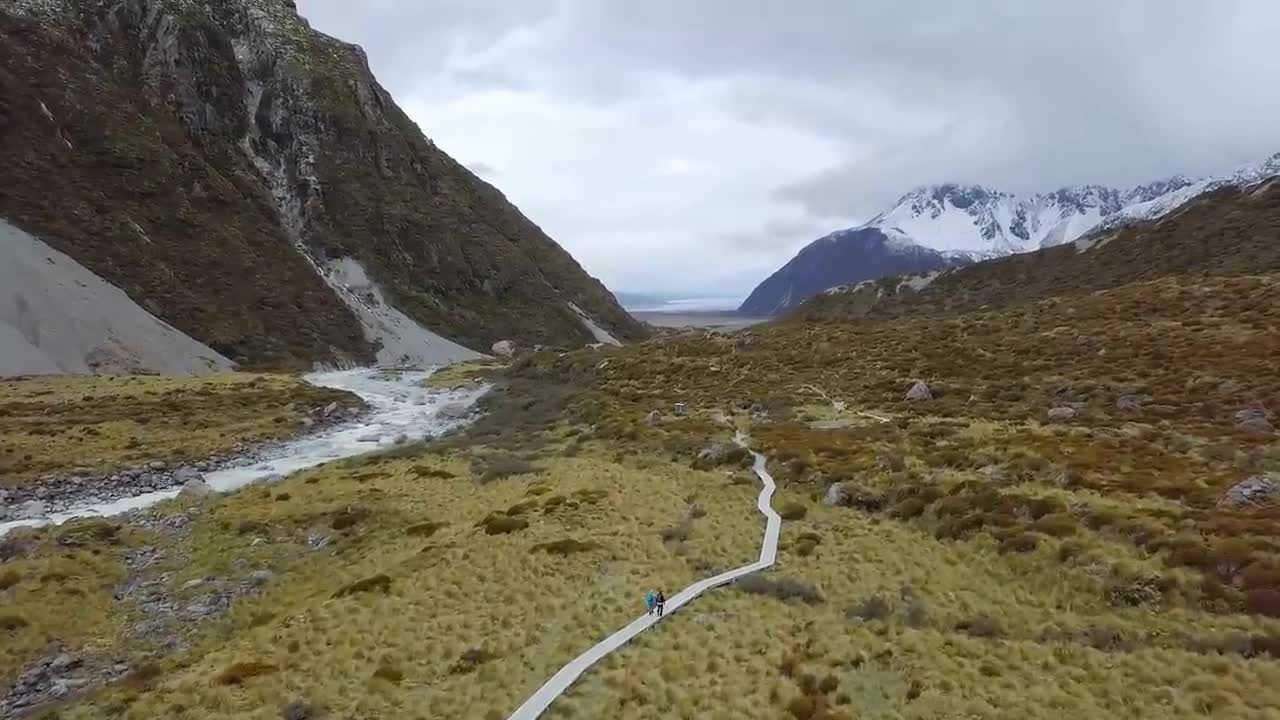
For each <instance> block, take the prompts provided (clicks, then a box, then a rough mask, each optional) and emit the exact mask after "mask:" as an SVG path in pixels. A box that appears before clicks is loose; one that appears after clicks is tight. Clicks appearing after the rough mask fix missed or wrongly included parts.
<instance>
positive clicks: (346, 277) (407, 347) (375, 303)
mask: <svg viewBox="0 0 1280 720" xmlns="http://www.w3.org/2000/svg"><path fill="white" fill-rule="evenodd" d="M320 274H321V276H322V277H323V278H324V279H325V282H326V283H328V284H329V287H331V288H333V290H334V292H336V293H337V294H338V297H339V298H341V299H342V301H343V302H344V303H346V304H347V307H349V308H351V310H352V311H353V312H354V313H355V314H356V317H357V318H358V319H359V320H360V324H361V326H363V327H364V331H365V336H366V337H367V338H368V339H369V340H370V341H372V342H376V343H380V344H381V348H380V349H379V350H378V364H379V365H391V366H397V367H419V368H425V367H432V366H437V365H449V364H452V363H456V362H462V361H464V360H475V359H478V358H481V357H483V356H482V355H481V354H480V353H477V352H475V351H473V350H469V349H467V348H465V347H463V346H461V345H459V344H457V343H455V342H453V341H452V340H449V339H446V338H443V337H441V336H439V335H437V334H435V333H433V332H431V331H430V330H427V329H426V328H424V327H422V326H421V325H419V324H418V323H417V322H416V321H415V320H414V319H413V318H411V317H409V316H408V315H405V314H404V313H403V312H400V311H399V310H398V309H396V308H395V307H394V306H392V305H391V304H389V303H388V302H387V300H386V298H385V297H384V296H383V294H382V288H380V287H378V285H377V283H375V282H373V281H372V280H370V279H369V276H368V274H367V273H366V272H365V269H364V266H363V265H361V264H360V263H359V262H358V261H357V260H356V259H355V258H340V259H338V260H333V261H330V262H329V263H327V264H326V265H325V267H324V269H323V271H322V272H321V273H320Z"/></svg>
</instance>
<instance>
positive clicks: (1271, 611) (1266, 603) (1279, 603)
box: [1244, 589, 1280, 618]
mask: <svg viewBox="0 0 1280 720" xmlns="http://www.w3.org/2000/svg"><path fill="white" fill-rule="evenodd" d="M1244 609H1245V612H1248V613H1251V614H1253V615H1265V616H1267V617H1273V618H1280V590H1272V589H1265V590H1250V591H1248V592H1246V593H1245V594H1244Z"/></svg>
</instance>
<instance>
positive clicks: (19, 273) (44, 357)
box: [0, 219, 235, 376]
mask: <svg viewBox="0 0 1280 720" xmlns="http://www.w3.org/2000/svg"><path fill="white" fill-rule="evenodd" d="M234 367H235V364H234V363H233V362H231V361H230V360H228V359H227V358H225V357H223V356H221V355H219V354H218V353H217V352H215V351H214V350H213V349H212V348H210V347H209V346H207V345H205V344H203V343H200V342H198V341H196V340H194V339H192V338H190V337H188V336H187V335H184V334H183V333H181V332H179V331H178V330H177V329H176V328H174V327H173V326H171V325H169V324H168V323H166V322H164V321H162V320H160V319H159V318H157V317H155V316H154V315H152V314H151V313H149V312H147V311H146V310H145V309H143V308H142V307H141V306H140V305H138V304H137V303H135V302H134V301H133V300H131V299H129V296H128V295H126V294H125V293H124V291H123V290H121V289H120V288H117V287H115V286H114V285H111V284H110V283H107V282H106V281H105V280H103V279H102V278H100V277H98V276H97V275H94V274H93V273H92V272H89V270H88V269H86V268H85V267H84V266H82V265H80V263H78V262H76V261H75V260H73V259H71V258H70V257H69V256H67V255H65V254H63V253H61V252H58V251H57V250H54V249H53V248H52V247H50V246H49V245H47V244H45V243H44V242H42V241H40V240H38V239H36V238H34V237H32V236H31V235H29V234H27V233H25V232H23V231H22V230H19V229H18V228H16V227H14V226H12V225H10V224H9V223H8V222H6V221H4V220H3V219H0V376H4V375H29V374H51V373H130V372H138V371H153V372H160V373H165V374H171V375H190V374H201V373H211V372H217V371H221V370H230V369H232V368H234Z"/></svg>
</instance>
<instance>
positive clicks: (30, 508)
mask: <svg viewBox="0 0 1280 720" xmlns="http://www.w3.org/2000/svg"><path fill="white" fill-rule="evenodd" d="M48 514H49V506H48V504H46V503H44V502H41V501H39V500H28V501H26V502H24V503H22V504H21V505H19V506H18V509H17V511H16V512H14V513H13V516H14V517H16V518H17V519H19V520H39V519H40V518H43V517H44V516H45V515H48Z"/></svg>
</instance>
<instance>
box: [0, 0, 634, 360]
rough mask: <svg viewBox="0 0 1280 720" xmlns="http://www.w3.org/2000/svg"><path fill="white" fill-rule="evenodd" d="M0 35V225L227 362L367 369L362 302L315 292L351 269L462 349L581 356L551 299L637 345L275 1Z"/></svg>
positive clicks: (48, 23)
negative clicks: (525, 348) (506, 345)
mask: <svg viewBox="0 0 1280 720" xmlns="http://www.w3.org/2000/svg"><path fill="white" fill-rule="evenodd" d="M0 23H2V25H0V29H2V30H3V33H0V58H2V59H3V63H2V65H0V66H2V67H3V70H0V90H2V91H3V92H0V114H2V115H3V117H4V118H5V123H4V130H3V131H0V160H3V162H0V185H2V186H3V187H4V188H5V192H4V193H3V194H2V195H0V216H2V217H4V218H6V219H8V220H9V221H11V222H13V223H15V224H16V225H18V226H19V227H21V228H22V229H24V230H26V231H28V232H31V233H32V234H34V235H36V236H38V237H39V238H41V239H42V240H45V241H46V242H49V243H50V244H51V245H53V246H54V247H56V248H57V249H59V250H61V251H63V252H66V253H67V254H68V255H70V256H71V257H73V258H75V259H76V260H77V261H79V262H80V263H82V264H83V265H85V266H86V267H87V268H89V269H90V270H91V271H92V272H94V273H96V274H97V275H99V276H101V277H102V278H104V279H106V280H107V281H109V282H111V283H112V284H115V285H117V286H119V287H121V288H122V289H124V290H125V291H126V292H127V293H128V294H129V296H130V297H132V298H133V299H135V300H136V301H138V302H139V303H140V304H142V305H143V306H144V307H147V308H148V309H149V310H151V311H152V312H153V313H155V314H156V315H158V316H159V317H161V318H162V319H165V320H167V321H169V322H171V323H172V324H173V325H175V326H176V327H178V328H179V329H181V330H183V331H184V332H186V333H188V334H190V335H192V336H193V337H195V338H197V339H199V340H202V341H204V342H206V343H208V344H210V345H211V346H212V347H214V348H215V349H217V350H219V351H220V352H222V353H223V354H225V355H227V356H228V357H231V358H232V359H238V360H244V361H248V362H249V363H250V364H254V365H283V364H291V363H293V364H300V363H309V362H313V361H317V360H323V361H370V360H372V359H373V357H374V351H375V347H374V343H373V342H372V341H374V340H377V333H374V332H370V331H369V330H368V329H367V328H365V327H362V326H361V321H360V319H359V318H358V317H357V316H356V314H353V312H352V310H351V307H348V306H349V305H351V304H352V303H354V302H360V303H366V304H368V303H375V302H377V301H376V298H370V297H365V296H364V295H355V296H354V297H348V296H347V295H346V294H344V293H343V292H342V290H343V288H342V287H341V286H340V284H339V280H337V279H334V278H333V277H331V276H333V275H335V274H340V273H339V270H340V269H341V268H344V267H350V265H351V263H352V262H354V263H357V264H359V265H361V266H363V268H364V269H365V270H366V271H367V274H368V275H369V276H370V277H371V279H372V280H373V281H375V282H376V283H377V284H378V285H379V286H381V289H382V290H383V291H384V293H385V296H386V299H387V300H388V301H389V302H390V303H391V304H393V305H394V306H395V307H396V308H397V309H399V310H401V311H403V312H404V313H406V314H407V315H409V316H410V317H411V318H413V320H415V321H416V322H417V323H420V324H421V325H423V326H425V327H426V328H428V329H430V330H433V331H436V332H438V333H440V334H442V335H445V336H447V337H448V338H450V339H453V340H456V341H458V342H461V343H463V344H466V345H470V346H472V347H473V348H478V349H487V348H488V345H489V344H490V343H492V342H494V341H497V340H500V339H514V340H516V341H518V342H523V343H530V344H532V343H547V344H560V345H575V344H579V343H586V342H591V341H592V340H593V336H592V334H591V332H590V331H589V330H588V328H587V327H585V325H584V323H583V322H582V320H581V318H580V317H579V316H578V315H577V313H575V312H574V311H573V310H572V309H571V308H570V307H569V303H573V304H575V305H577V306H578V307H580V308H582V309H583V310H584V311H585V312H586V313H588V314H589V315H590V316H591V317H592V318H593V319H594V320H595V322H596V323H598V324H599V325H601V326H603V327H604V328H606V329H607V330H609V331H610V332H611V333H613V334H614V335H617V336H619V337H622V338H628V337H636V336H638V335H639V334H640V333H641V330H640V326H639V325H638V324H636V323H635V322H634V321H633V320H632V319H631V318H630V317H629V316H628V315H626V313H625V312H623V311H622V310H621V308H620V307H618V305H617V303H616V302H615V301H614V299H613V297H612V295H611V294H610V293H609V292H608V290H606V289H605V288H604V287H603V286H602V285H601V284H600V283H599V282H598V281H596V280H594V279H592V278H590V277H589V276H588V275H587V274H586V273H585V272H584V271H583V270H582V269H581V267H579V266H578V265H577V263H576V262H574V260H573V259H572V258H571V257H570V256H569V255H568V254H567V253H566V252H564V251H563V250H562V249H561V248H560V247H559V246H557V245H556V244H555V243H554V242H553V241H552V240H551V239H550V238H548V237H547V236H546V235H545V234H544V233H543V232H542V231H541V230H539V229H538V227H537V226H535V225H534V224H533V223H532V222H530V221H529V220H528V219H527V218H525V217H524V216H523V215H521V214H520V213H519V211H518V210H516V209H515V208H514V207H512V206H511V205H510V203H508V202H507V201H506V199H505V198H504V197H503V196H502V194H501V193H499V192H498V191H497V190H495V189H494V188H493V187H491V186H489V185H488V184H487V183H484V182H483V181H481V180H480V179H478V178H476V177H475V176H474V175H473V174H471V173H470V172H469V171H467V170H466V169H465V168H463V167H462V166H460V165H459V164H457V163H456V162H454V161H453V160H452V159H451V158H449V157H448V156H447V155H446V154H445V153H444V152H442V151H441V150H439V149H438V148H436V147H435V145H434V144H433V143H431V141H429V140H428V139H426V138H425V137H424V136H423V135H422V133H421V131H420V130H419V129H418V128H417V127H416V126H415V125H414V124H413V123H412V122H411V121H410V120H409V119H408V118H407V117H406V116H405V115H404V113H403V112H402V111H401V110H400V109H399V108H398V107H397V106H396V105H395V103H394V101H393V100H392V98H391V97H390V96H389V95H388V94H387V93H386V91H385V90H383V89H382V88H381V87H380V86H379V85H378V84H377V82H376V80H375V79H374V78H373V76H372V74H371V73H370V71H369V68H368V65H367V61H366V59H365V57H364V55H363V53H362V52H361V51H360V50H359V49H358V48H356V47H354V46H351V45H347V44H345V43H341V42H338V41H336V40H333V39H332V38H329V37H327V36H324V35H322V34H320V33H317V32H314V31H312V30H311V29H310V28H309V26H307V24H306V22H305V21H304V20H302V19H301V18H300V17H299V16H298V15H297V12H296V10H295V9H294V7H293V3H292V2H289V1H288V0H228V1H227V2H222V3H217V4H214V5H207V6H206V5H199V4H195V3H190V2H183V1H181V0H104V1H103V2H95V3H91V4H82V3H72V2H69V1H64V0H52V1H49V2H36V1H35V0H18V1H16V2H15V1H13V0H10V1H9V2H5V3H3V4H0ZM300 251H301V252H300ZM340 260H341V261H344V262H345V263H346V264H345V265H336V264H335V263H337V262H338V261H340ZM335 290H337V292H335Z"/></svg>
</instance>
